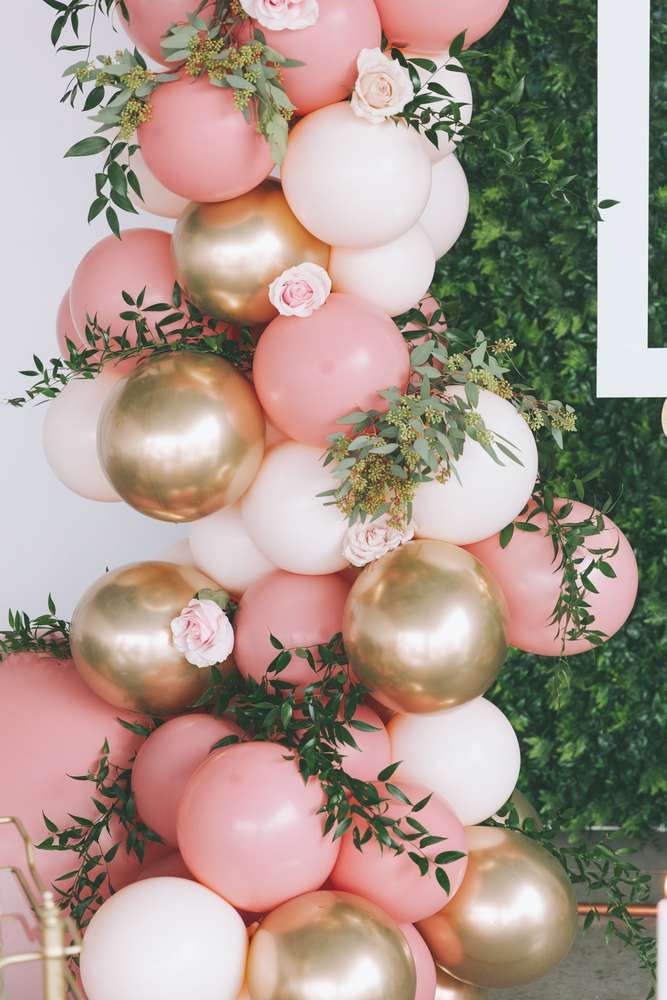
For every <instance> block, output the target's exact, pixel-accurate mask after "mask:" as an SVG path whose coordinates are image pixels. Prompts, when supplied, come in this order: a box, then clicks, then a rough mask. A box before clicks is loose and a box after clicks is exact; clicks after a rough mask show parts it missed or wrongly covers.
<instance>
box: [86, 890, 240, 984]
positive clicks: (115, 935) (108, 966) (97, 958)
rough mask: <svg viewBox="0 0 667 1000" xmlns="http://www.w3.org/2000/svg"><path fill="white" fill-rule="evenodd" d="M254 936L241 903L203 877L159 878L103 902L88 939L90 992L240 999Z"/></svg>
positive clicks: (90, 925)
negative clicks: (233, 902) (230, 899)
mask: <svg viewBox="0 0 667 1000" xmlns="http://www.w3.org/2000/svg"><path fill="white" fill-rule="evenodd" d="M247 948H248V939H247V935H246V930H245V926H244V924H243V921H242V920H241V917H240V916H239V914H238V913H237V912H236V910H235V909H234V908H233V907H232V906H230V905H229V903H226V902H225V900H224V899H221V897H220V896H217V895H216V894H215V893H214V892H211V890H210V889H206V888H205V887H204V886H203V885H198V884H197V883H196V882H191V881H189V880H188V879H181V878H153V879H147V880H146V881H143V882H135V883H134V884H133V885H129V886H127V887H126V888H125V889H121V890H120V892H117V893H116V894H115V895H114V896H111V897H110V899H108V900H107V901H106V902H105V903H103V904H102V906H101V907H100V908H99V910H98V911H97V913H96V914H95V916H94V917H93V919H92V920H91V922H90V924H89V926H88V929H87V930H86V933H85V936H84V940H83V952H82V954H81V978H82V981H83V985H84V988H85V991H86V993H87V995H88V1000H119V998H120V997H122V998H123V1000H147V998H150V997H155V998H157V997H159V998H160V1000H182V998H183V997H196V998H197V1000H237V997H238V995H239V993H240V991H241V989H242V987H243V979H244V975H245V960H246V953H247Z"/></svg>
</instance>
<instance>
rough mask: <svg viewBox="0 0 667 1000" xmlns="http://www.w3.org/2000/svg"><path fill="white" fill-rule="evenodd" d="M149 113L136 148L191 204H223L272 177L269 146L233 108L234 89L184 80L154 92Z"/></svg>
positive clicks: (201, 80) (202, 80) (166, 183)
mask: <svg viewBox="0 0 667 1000" xmlns="http://www.w3.org/2000/svg"><path fill="white" fill-rule="evenodd" d="M151 108H152V115H151V118H150V121H147V122H145V123H144V124H143V125H141V126H140V127H139V130H138V136H139V143H140V145H141V152H142V154H143V157H144V160H145V161H146V164H147V166H148V168H149V170H150V171H151V172H152V173H153V174H154V175H155V176H156V177H157V179H158V180H159V181H160V182H161V183H162V184H164V186H165V187H166V188H168V189H169V191H173V192H174V193H175V194H179V195H181V197H182V198H188V199H189V200H190V201H204V202H207V201H227V200H228V199H230V198H237V197H238V196H239V195H241V194H245V193H246V191H250V190H252V188H254V187H257V185H258V184H259V183H260V182H261V181H263V180H264V179H265V177H268V175H269V174H270V173H271V170H272V168H273V157H272V156H271V152H270V149H269V144H268V142H267V141H266V139H265V138H264V137H263V136H261V135H260V134H259V133H258V131H257V129H256V127H255V124H254V123H253V122H250V123H248V122H246V120H245V118H244V117H243V115H242V114H241V113H240V112H239V111H238V110H237V109H236V107H235V106H234V92H233V90H231V89H224V88H222V87H214V86H213V85H212V84H210V83H209V82H208V79H207V78H205V77H199V78H198V79H196V80H192V79H191V78H190V77H188V76H182V77H181V78H180V79H178V80H174V81H173V83H165V84H164V85H163V86H161V87H158V89H157V90H155V91H154V92H153V94H152V95H151Z"/></svg>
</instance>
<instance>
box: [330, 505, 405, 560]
mask: <svg viewBox="0 0 667 1000" xmlns="http://www.w3.org/2000/svg"><path fill="white" fill-rule="evenodd" d="M414 537H415V528H414V525H413V524H408V525H407V526H406V527H405V528H393V527H392V526H391V525H390V524H388V523H387V518H386V516H385V517H378V518H377V519H376V520H375V521H364V523H363V524H362V523H361V522H360V521H356V522H355V523H354V524H352V525H350V527H349V528H348V529H347V534H346V535H345V541H344V543H343V555H344V556H345V558H346V559H347V561H348V562H349V563H351V564H352V565H353V566H366V565H367V564H368V563H370V562H374V561H375V560H376V559H380V558H381V557H382V556H385V555H386V554H387V552H392V551H393V549H397V548H398V547H399V545H404V544H405V542H411V541H412V539H413V538H414Z"/></svg>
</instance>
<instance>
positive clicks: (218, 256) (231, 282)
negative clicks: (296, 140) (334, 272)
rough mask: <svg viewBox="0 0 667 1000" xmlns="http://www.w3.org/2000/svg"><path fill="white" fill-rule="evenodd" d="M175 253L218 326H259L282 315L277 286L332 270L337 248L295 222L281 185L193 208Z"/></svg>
mask: <svg viewBox="0 0 667 1000" xmlns="http://www.w3.org/2000/svg"><path fill="white" fill-rule="evenodd" d="M203 155H206V154H205V153H204V154H203ZM173 251H174V259H175V261H176V273H177V275H178V280H179V282H180V283H181V285H182V286H183V288H184V289H185V291H186V294H187V297H188V298H189V299H190V301H191V302H193V303H194V304H195V305H196V306H198V307H199V309H201V310H202V311H203V312H204V313H206V314H208V315H210V316H215V317H216V318H217V319H224V320H227V321H228V322H230V323H249V324H251V325H254V324H260V323H268V322H269V321H270V320H272V319H273V317H274V316H275V315H276V310H275V309H274V308H273V306H272V305H271V303H270V302H269V285H270V284H271V282H272V281H273V280H274V279H275V278H277V277H278V276H279V275H281V274H282V272H283V271H286V270H287V268H288V267H294V266H295V265H297V264H304V263H306V262H311V263H313V264H320V265H321V266H322V267H324V268H326V267H328V264H329V253H330V248H329V247H328V246H327V245H326V244H325V243H322V242H320V240H318V239H316V238H315V237H314V236H312V235H311V234H310V233H309V232H308V231H307V230H306V229H304V228H303V226H302V225H301V223H300V222H299V221H298V220H297V219H296V217H295V216H294V215H293V214H292V211H291V209H290V208H289V206H288V204H287V201H286V200H285V196H284V195H283V191H282V187H281V186H280V183H279V182H278V181H274V180H267V181H264V183H263V184H260V185H259V187H256V188H255V189H254V190H253V191H249V192H248V194H244V195H241V197H240V198H233V199H232V200H231V201H222V202H218V203H212V204H205V205H199V204H197V203H194V202H193V204H191V205H189V206H188V208H187V209H186V210H185V212H184V213H183V215H182V216H181V217H180V219H179V220H178V223H177V225H176V229H175V231H174V236H173Z"/></svg>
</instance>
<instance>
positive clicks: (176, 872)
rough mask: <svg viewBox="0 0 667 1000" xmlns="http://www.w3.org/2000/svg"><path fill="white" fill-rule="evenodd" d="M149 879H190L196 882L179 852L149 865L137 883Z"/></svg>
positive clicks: (173, 852) (174, 852)
mask: <svg viewBox="0 0 667 1000" xmlns="http://www.w3.org/2000/svg"><path fill="white" fill-rule="evenodd" d="M147 878H189V879H190V880H191V881H194V879H193V877H192V873H191V872H190V870H189V869H188V867H187V865H186V863H185V861H184V860H183V858H182V857H181V855H180V854H179V852H178V851H172V852H171V853H170V854H166V855H165V856H164V857H163V858H160V859H159V860H158V861H154V862H153V864H152V865H147V866H146V867H145V868H144V869H143V871H142V872H141V875H140V876H139V878H138V879H137V882H143V881H144V879H147Z"/></svg>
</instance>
